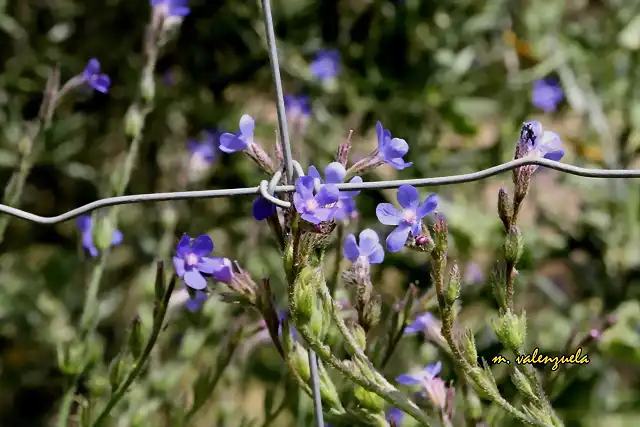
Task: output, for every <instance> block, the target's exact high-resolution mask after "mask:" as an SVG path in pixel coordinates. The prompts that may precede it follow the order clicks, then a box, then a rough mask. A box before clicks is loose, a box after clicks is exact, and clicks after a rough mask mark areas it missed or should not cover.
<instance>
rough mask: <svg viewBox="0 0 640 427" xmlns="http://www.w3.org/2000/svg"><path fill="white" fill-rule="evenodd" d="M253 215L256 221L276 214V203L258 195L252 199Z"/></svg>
mask: <svg viewBox="0 0 640 427" xmlns="http://www.w3.org/2000/svg"><path fill="white" fill-rule="evenodd" d="M252 213H253V217H254V218H255V219H257V220H258V221H262V220H263V219H267V218H269V217H271V216H273V215H275V214H276V205H274V204H273V203H271V202H270V201H268V200H267V199H265V198H264V197H262V196H258V197H256V198H255V199H254V201H253V209H252Z"/></svg>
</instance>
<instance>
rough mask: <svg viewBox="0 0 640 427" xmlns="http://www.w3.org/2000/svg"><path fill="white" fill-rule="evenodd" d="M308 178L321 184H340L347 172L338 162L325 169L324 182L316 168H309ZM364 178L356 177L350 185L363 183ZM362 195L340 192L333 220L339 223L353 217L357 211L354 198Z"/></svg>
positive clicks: (358, 192)
mask: <svg viewBox="0 0 640 427" xmlns="http://www.w3.org/2000/svg"><path fill="white" fill-rule="evenodd" d="M307 175H308V176H310V177H312V178H313V179H314V180H318V181H319V182H320V183H321V184H324V183H325V181H326V183H327V184H340V183H341V182H342V181H343V180H344V177H345V176H346V175H347V171H346V169H345V168H344V166H343V165H342V164H340V163H338V162H332V163H329V164H328V165H327V167H326V168H325V169H324V176H325V180H324V181H323V179H322V177H321V176H320V172H318V169H316V167H315V166H313V165H312V166H309V171H308V173H307ZM361 182H362V178H360V177H359V176H354V177H353V178H351V181H349V184H354V183H361ZM358 194H360V191H358V190H355V191H344V190H342V191H340V192H339V196H338V202H337V203H336V205H335V207H334V208H335V209H334V213H333V219H336V220H338V221H342V220H344V219H345V218H347V217H350V216H352V215H353V213H354V212H355V210H356V206H355V202H354V201H353V198H354V197H355V196H357V195H358Z"/></svg>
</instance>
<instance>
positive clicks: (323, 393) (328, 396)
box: [318, 361, 342, 408]
mask: <svg viewBox="0 0 640 427" xmlns="http://www.w3.org/2000/svg"><path fill="white" fill-rule="evenodd" d="M318 363H321V362H320V361H318ZM319 374H320V397H321V398H322V403H323V404H324V405H327V406H329V407H330V408H340V407H342V403H340V397H339V396H338V390H337V389H336V386H335V385H334V384H333V381H331V378H330V377H329V375H328V374H327V371H326V370H325V369H319Z"/></svg>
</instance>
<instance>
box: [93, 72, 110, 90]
mask: <svg viewBox="0 0 640 427" xmlns="http://www.w3.org/2000/svg"><path fill="white" fill-rule="evenodd" d="M90 83H91V87H93V88H94V89H95V90H97V91H98V92H101V93H107V92H108V91H109V87H111V79H110V78H109V76H107V75H106V74H100V75H98V76H97V77H95V78H94V79H92V80H91V81H90Z"/></svg>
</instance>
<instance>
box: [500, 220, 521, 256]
mask: <svg viewBox="0 0 640 427" xmlns="http://www.w3.org/2000/svg"><path fill="white" fill-rule="evenodd" d="M503 249H504V259H505V260H506V261H507V262H508V263H511V264H516V263H517V262H518V261H519V260H520V257H521V256H522V251H523V249H524V243H523V242H522V232H521V231H520V228H518V227H511V228H510V229H509V231H508V232H507V235H506V237H505V239H504V246H503Z"/></svg>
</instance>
